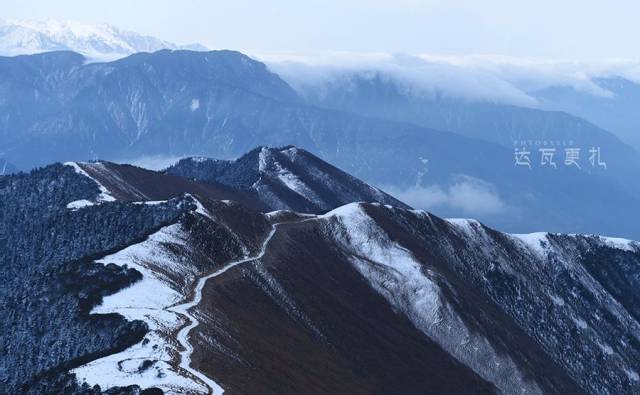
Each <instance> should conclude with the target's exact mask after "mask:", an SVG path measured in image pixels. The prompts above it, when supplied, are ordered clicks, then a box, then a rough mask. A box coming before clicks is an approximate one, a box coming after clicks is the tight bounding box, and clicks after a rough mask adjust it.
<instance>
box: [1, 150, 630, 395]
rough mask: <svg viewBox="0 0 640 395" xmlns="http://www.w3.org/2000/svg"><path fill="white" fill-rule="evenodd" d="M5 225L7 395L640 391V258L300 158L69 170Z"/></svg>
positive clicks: (12, 184) (50, 171)
mask: <svg viewBox="0 0 640 395" xmlns="http://www.w3.org/2000/svg"><path fill="white" fill-rule="evenodd" d="M354 201H355V203H354ZM243 202H244V203H243ZM252 203H253V205H252ZM274 210H275V211H274ZM292 210H300V211H301V212H295V211H292ZM0 215H1V218H2V219H3V220H2V221H0V247H1V248H0V254H2V255H0V258H1V261H2V263H3V271H2V276H3V284H4V286H3V288H2V292H1V293H0V297H1V301H2V303H1V304H0V306H2V307H1V309H2V311H1V313H2V315H3V317H5V319H4V320H3V321H2V330H3V334H4V335H3V336H2V349H3V350H4V351H5V352H4V353H2V356H1V357H0V367H1V369H0V372H1V374H2V376H1V377H0V378H1V379H2V385H3V387H2V390H3V392H7V393H28V394H42V393H45V394H48V393H52V394H53V393H66V394H99V393H108V394H139V393H141V392H142V391H148V393H158V392H160V391H161V392H163V393H167V394H184V393H190V394H207V393H216V394H217V393H221V392H223V391H228V392H232V393H233V392H235V393H256V392H259V393H264V394H298V393H318V394H327V393H355V394H370V393H398V392H399V393H407V394H414V393H415V394H419V393H426V392H436V393H452V394H466V393H487V394H490V393H513V392H514V389H517V391H518V393H523V394H539V393H549V394H565V393H576V394H580V393H593V394H599V393H619V394H632V393H637V392H638V391H639V390H640V378H639V372H638V366H640V339H639V338H638V333H640V292H639V291H638V290H639V289H640V287H639V286H640V283H638V278H640V277H639V276H640V271H639V268H640V244H638V243H637V242H632V241H627V240H622V239H613V238H606V237H600V236H580V235H563V234H552V233H536V234H520V235H515V234H507V233H501V232H498V231H496V230H493V229H491V228H489V227H487V226H485V225H483V224H481V223H479V222H477V221H474V220H462V219H449V220H445V219H442V218H440V217H437V216H435V215H433V214H430V213H427V212H425V211H418V210H412V209H409V208H408V206H406V205H405V204H403V203H401V202H399V201H397V200H395V199H394V198H392V197H390V196H389V195H387V194H385V193H383V192H381V191H379V190H377V189H376V188H373V187H371V186H369V185H367V184H366V183H364V182H363V181H360V180H358V179H356V178H355V177H352V176H350V175H348V174H347V173H344V172H343V171H341V170H339V169H337V168H335V167H333V166H331V165H329V164H328V163H325V162H323V161H322V160H321V159H319V158H318V157H315V156H313V155H312V154H310V153H308V152H306V151H305V150H303V149H300V148H297V147H292V146H286V147H282V148H266V147H260V148H257V149H255V150H252V151H250V152H249V153H247V154H246V155H243V156H241V157H240V158H239V159H237V160H234V161H223V160H212V159H206V158H187V159H184V160H182V161H180V162H178V163H177V164H176V165H174V166H173V167H171V168H169V169H167V170H166V171H162V172H155V171H150V170H145V169H141V168H136V167H134V166H131V165H119V164H115V163H109V162H102V161H100V162H86V163H76V162H68V163H65V164H64V165H59V164H56V165H51V166H48V167H46V168H43V169H38V170H34V171H32V172H30V173H28V174H24V173H23V174H17V175H9V176H3V177H0ZM25 285H28V286H25ZM24 350H29V352H24ZM274 362H275V363H274ZM310 372H312V374H311V373H310Z"/></svg>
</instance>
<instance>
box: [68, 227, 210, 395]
mask: <svg viewBox="0 0 640 395" xmlns="http://www.w3.org/2000/svg"><path fill="white" fill-rule="evenodd" d="M186 238H187V236H186V235H185V234H184V231H183V230H182V228H181V226H180V225H178V224H175V225H170V226H167V227H164V228H162V229H161V230H159V231H158V232H156V233H154V234H152V235H151V236H149V237H148V238H147V240H145V241H143V242H142V243H139V244H134V245H132V246H129V247H127V248H125V249H123V250H121V251H118V252H117V253H115V254H113V255H110V256H107V257H105V258H103V259H100V260H98V261H97V262H99V263H103V264H108V263H114V264H116V265H119V266H125V265H127V266H128V267H131V268H134V269H136V270H138V271H139V272H140V273H142V280H141V281H138V282H136V283H134V284H132V285H131V286H129V287H127V288H125V289H123V290H121V291H119V292H117V293H115V294H113V295H109V296H107V297H105V298H104V299H103V301H102V304H100V305H99V306H96V307H95V308H94V309H93V311H92V314H110V313H117V314H121V315H122V316H124V317H125V318H127V319H128V320H136V319H138V320H143V321H145V322H146V323H147V324H148V326H149V329H150V332H149V333H148V334H147V335H146V336H145V339H144V340H142V341H141V342H140V343H138V344H137V345H135V346H133V347H131V348H129V349H127V350H125V351H123V352H121V353H118V354H114V355H110V356H107V357H104V358H100V359H98V360H95V361H93V362H91V363H89V364H86V365H83V366H81V367H79V368H77V369H74V370H73V371H72V373H74V374H75V375H76V377H77V378H78V380H79V381H81V382H86V383H88V384H89V385H95V384H98V385H100V387H101V389H102V390H103V391H104V390H107V389H109V388H112V387H119V386H127V385H132V384H138V385H140V386H141V388H143V389H144V388H149V387H158V388H160V389H162V390H163V391H165V393H168V394H182V393H185V392H188V391H192V392H195V393H207V392H208V388H207V386H206V385H204V383H202V382H201V381H200V380H197V379H194V378H193V377H191V375H189V374H185V373H184V372H182V371H181V372H178V371H176V370H175V368H174V367H173V366H175V365H176V363H175V359H176V358H177V355H178V351H177V350H176V345H175V343H173V342H170V341H168V340H167V336H168V335H169V334H170V333H172V332H174V331H175V330H177V329H178V328H179V327H180V326H181V325H182V324H183V323H184V320H183V319H182V318H181V316H180V315H179V314H177V313H176V312H172V311H169V310H168V308H169V307H170V306H172V305H175V304H176V303H178V302H180V301H181V300H183V299H184V295H183V293H182V292H180V290H179V289H178V287H177V286H176V285H173V282H172V281H171V280H170V278H169V275H170V274H171V275H173V276H178V277H179V278H185V279H187V282H189V279H191V280H193V278H195V276H196V272H195V268H190V267H189V266H186V265H184V264H181V263H180V262H177V261H176V258H175V257H174V256H173V254H172V253H171V252H170V250H169V249H168V246H169V245H174V246H182V247H184V246H185V245H186V244H185V243H186Z"/></svg>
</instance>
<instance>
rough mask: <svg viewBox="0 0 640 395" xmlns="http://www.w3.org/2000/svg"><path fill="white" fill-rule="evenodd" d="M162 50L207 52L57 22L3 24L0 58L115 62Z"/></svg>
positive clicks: (117, 31) (111, 29) (112, 28)
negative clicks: (67, 54)
mask: <svg viewBox="0 0 640 395" xmlns="http://www.w3.org/2000/svg"><path fill="white" fill-rule="evenodd" d="M161 49H204V48H203V47H202V46H198V45H191V46H186V47H185V46H178V45H176V44H173V43H170V42H167V41H163V40H159V39H157V38H155V37H150V36H145V35H142V34H138V33H134V32H130V31H125V30H120V29H118V28H116V27H115V26H111V25H107V24H101V25H88V24H83V23H78V22H69V21H57V20H53V19H49V20H47V21H2V20H0V54H1V55H5V56H15V55H29V54H34V53H40V52H48V51H74V52H78V53H81V54H84V55H85V56H88V57H90V58H97V59H115V58H119V57H124V56H127V55H131V54H133V53H136V52H155V51H159V50H161Z"/></svg>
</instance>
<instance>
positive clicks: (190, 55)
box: [0, 50, 640, 238]
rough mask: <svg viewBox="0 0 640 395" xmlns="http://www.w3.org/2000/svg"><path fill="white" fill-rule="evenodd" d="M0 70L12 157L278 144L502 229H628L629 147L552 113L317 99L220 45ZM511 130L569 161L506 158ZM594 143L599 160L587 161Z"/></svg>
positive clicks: (535, 155)
mask: <svg viewBox="0 0 640 395" xmlns="http://www.w3.org/2000/svg"><path fill="white" fill-rule="evenodd" d="M0 74H1V75H2V83H0V97H2V100H0V109H1V110H2V112H3V113H4V114H6V116H5V117H2V118H0V138H1V139H2V141H3V147H2V154H3V157H4V158H6V160H7V161H9V162H11V163H13V164H14V165H15V166H16V167H17V168H18V169H21V170H28V169H30V168H32V167H34V166H43V165H46V164H49V163H52V162H55V161H69V160H71V161H85V160H94V159H100V160H110V161H115V162H127V161H135V160H138V159H140V158H144V157H149V156H151V157H157V156H161V157H187V156H205V157H215V158H222V159H235V158H239V157H240V156H241V155H243V154H244V153H245V152H247V151H249V150H251V149H253V148H254V147H256V146H261V145H265V146H286V145H290V144H293V145H296V146H298V147H300V148H304V149H306V150H308V151H309V152H311V153H313V154H315V155H317V156H318V157H320V158H322V159H323V160H326V161H328V162H330V163H331V164H333V165H335V166H339V167H340V168H343V169H344V170H346V171H348V172H349V173H351V174H353V175H354V176H356V177H359V178H361V179H363V180H365V181H366V182H368V183H370V184H372V185H376V186H379V187H381V188H383V189H388V190H392V191H393V192H394V193H396V194H397V195H399V196H401V197H402V198H403V200H405V201H406V202H407V203H408V204H410V205H411V206H413V207H428V208H430V209H432V210H434V211H435V212H437V213H439V214H441V215H444V216H477V217H479V218H480V219H483V220H485V221H486V222H487V223H489V224H491V225H493V226H496V227H499V228H500V229H503V230H506V231H518V232H522V231H532V230H551V231H564V232H585V233H603V234H611V235H616V236H626V237H631V238H638V229H637V226H636V223H637V222H638V220H639V219H640V218H638V217H639V216H640V214H638V213H637V210H635V207H637V204H638V202H639V200H640V186H638V184H637V183H635V182H633V179H634V177H635V175H637V172H638V170H639V169H640V157H639V155H638V153H637V152H635V151H634V150H633V149H631V148H630V147H628V146H626V145H624V144H622V143H621V142H620V141H619V140H617V139H616V138H615V137H614V136H613V135H611V134H610V133H608V132H606V131H604V130H602V129H599V128H597V127H595V126H593V125H592V124H590V123H588V122H585V121H583V120H581V119H579V118H575V117H571V116H569V115H567V114H564V113H559V112H545V111H539V110H530V109H522V108H518V107H512V106H498V105H490V104H486V105H485V104H483V105H473V104H468V105H464V104H461V103H449V102H447V101H442V102H436V103H431V102H426V101H419V100H418V101H414V102H409V101H407V100H408V99H407V98H406V97H405V98H402V97H400V98H398V97H396V96H393V95H392V94H391V93H388V91H389V90H392V89H393V87H392V86H391V87H390V86H387V85H384V84H382V83H375V84H373V86H369V85H366V84H365V85H364V87H363V85H362V84H364V82H363V83H359V84H356V85H355V86H354V88H353V89H352V91H349V92H346V93H344V92H343V93H340V92H341V91H340V90H339V89H338V88H336V89H338V90H336V91H335V92H333V93H331V92H329V93H331V94H329V93H327V96H326V98H325V99H324V100H317V99H312V98H310V97H308V95H303V96H301V95H300V94H299V93H298V92H296V91H295V90H294V89H292V88H291V87H290V86H289V85H288V84H287V83H286V82H285V81H284V80H282V79H281V78H280V77H279V76H278V75H276V74H274V73H272V72H271V71H269V69H268V68H267V67H266V66H265V65H264V64H262V63H260V62H257V61H255V60H253V59H251V58H249V57H247V56H245V55H243V54H241V53H238V52H233V51H213V52H191V51H169V50H165V51H159V52H155V53H138V54H135V55H132V56H129V57H127V58H124V59H121V60H118V61H114V62H108V63H88V64H87V63H86V60H85V59H84V58H83V57H82V56H81V55H78V54H75V53H72V52H52V53H44V54H38V55H31V56H18V57H13V58H0ZM367 84H372V83H371V82H367ZM343 90H344V89H343ZM347 93H348V94H347ZM341 97H342V99H341ZM365 97H368V99H367V100H369V101H370V102H371V103H365V104H362V103H361V102H360V100H362V99H363V98H365ZM321 107H322V108H321ZM401 109H402V111H404V112H401V111H400V110H401ZM429 114H431V115H429ZM414 115H415V116H414ZM383 118H386V119H383ZM432 121H433V122H432ZM445 121H446V122H445ZM430 122H431V123H430ZM425 126H429V127H438V128H449V129H448V130H450V131H438V130H436V129H430V128H427V127H425ZM451 131H453V132H456V133H452V132H451ZM514 138H517V139H525V138H527V139H531V140H535V141H538V140H540V139H543V140H546V139H549V140H554V141H555V140H561V141H563V142H565V140H567V141H566V143H567V144H569V142H573V143H575V145H577V146H579V147H580V148H581V149H582V151H581V155H580V162H579V165H580V168H578V166H574V165H569V166H567V165H565V163H564V160H565V157H564V155H565V153H564V148H566V147H565V146H559V147H557V152H556V156H555V157H554V159H553V161H554V163H555V165H556V167H552V166H550V165H547V166H543V165H542V163H541V156H540V155H541V154H540V152H538V148H539V147H538V146H536V145H532V146H527V147H525V148H526V149H528V151H529V152H530V155H529V159H530V162H531V166H532V168H531V169H529V168H528V167H526V166H524V167H523V166H515V161H514V159H515V158H514V146H513V142H512V141H511V139H514ZM596 146H597V147H599V148H601V150H602V151H601V152H602V158H601V160H602V162H604V163H606V165H607V167H606V169H605V168H604V166H600V165H598V163H600V162H594V163H596V165H595V166H594V165H592V164H591V163H590V162H589V156H590V153H589V151H588V150H590V149H591V148H593V147H596ZM521 148H523V147H520V146H518V149H521ZM603 207H605V208H606V210H603V209H602V208H603Z"/></svg>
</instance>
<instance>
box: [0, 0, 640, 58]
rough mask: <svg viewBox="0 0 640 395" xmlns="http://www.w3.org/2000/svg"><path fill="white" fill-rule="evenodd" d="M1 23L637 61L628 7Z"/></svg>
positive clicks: (144, 2) (179, 13)
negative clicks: (108, 25) (113, 27)
mask: <svg viewBox="0 0 640 395" xmlns="http://www.w3.org/2000/svg"><path fill="white" fill-rule="evenodd" d="M0 7H1V9H2V14H0V17H2V18H5V19H46V18H55V19H65V20H67V19H68V20H76V21H80V22H88V23H96V22H107V23H111V24H114V25H116V26H118V27H121V28H125V29H129V30H134V31H138V32H141V33H145V34H150V35H154V36H157V37H159V38H163V39H166V40H170V41H174V42H177V43H179V44H187V43H192V42H199V43H202V44H204V45H206V46H208V47H210V48H211V49H220V48H230V49H238V50H244V51H248V52H284V53H313V52H323V51H350V52H378V51H379V52H393V53H395V52H403V53H432V54H443V55H468V54H498V55H511V56H520V57H536V58H555V59H558V58H562V59H579V60H595V59H603V58H631V59H638V58H640V52H639V51H638V49H639V48H640V47H639V46H638V41H637V40H638V37H640V23H638V17H639V16H640V2H638V1H635V0H625V1H623V0H606V1H594V0H537V1H525V0H511V1H507V0H505V1H500V0H474V1H464V0H459V1H456V0H448V1H445V0H442V1H441V0H395V1H394V0H322V1H320V0H311V1H304V0H266V1H265V0H263V1H248V0H226V1H218V0H208V1H207V0H180V1H168V0H109V1H101V2H98V1H87V0H84V1H80V0H55V1H50V0H20V1H15V0H0Z"/></svg>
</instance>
